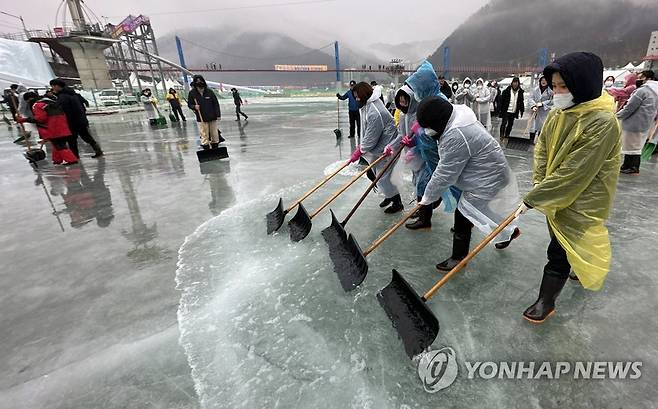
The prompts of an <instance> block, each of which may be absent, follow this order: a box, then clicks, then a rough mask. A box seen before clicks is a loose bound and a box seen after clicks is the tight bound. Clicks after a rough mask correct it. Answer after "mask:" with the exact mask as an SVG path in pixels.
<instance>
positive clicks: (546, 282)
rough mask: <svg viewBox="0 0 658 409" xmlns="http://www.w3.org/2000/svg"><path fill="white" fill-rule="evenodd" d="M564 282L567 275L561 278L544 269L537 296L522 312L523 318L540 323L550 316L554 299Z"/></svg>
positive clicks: (553, 307)
mask: <svg viewBox="0 0 658 409" xmlns="http://www.w3.org/2000/svg"><path fill="white" fill-rule="evenodd" d="M566 282H567V277H564V278H562V277H560V276H559V275H557V273H554V272H552V271H544V277H543V278H542V279H541V286H540V287H539V298H537V301H535V303H534V304H532V305H531V306H530V307H528V308H527V309H526V310H525V311H524V312H523V318H525V319H526V320H528V321H530V322H532V323H535V324H541V323H542V322H544V321H545V320H546V318H548V317H550V316H551V315H552V314H553V313H554V312H555V300H556V299H557V296H558V295H560V291H562V287H564V283H566Z"/></svg>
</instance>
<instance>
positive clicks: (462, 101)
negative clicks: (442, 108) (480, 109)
mask: <svg viewBox="0 0 658 409" xmlns="http://www.w3.org/2000/svg"><path fill="white" fill-rule="evenodd" d="M472 86H473V81H471V79H470V78H468V77H466V78H464V81H462V85H461V87H459V89H458V90H457V91H455V94H454V95H455V104H458V105H466V106H467V107H469V108H470V107H471V105H473V96H472V95H471V92H470V91H471V87H472Z"/></svg>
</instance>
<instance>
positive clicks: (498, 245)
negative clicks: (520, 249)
mask: <svg viewBox="0 0 658 409" xmlns="http://www.w3.org/2000/svg"><path fill="white" fill-rule="evenodd" d="M520 235H521V230H520V229H519V228H518V227H515V228H514V232H513V233H512V237H510V239H509V240H507V241H501V242H500V243H496V244H495V245H494V246H496V248H497V249H498V250H503V249H506V248H507V247H509V245H510V244H511V243H512V240H514V239H516V238H517V237H519V236H520Z"/></svg>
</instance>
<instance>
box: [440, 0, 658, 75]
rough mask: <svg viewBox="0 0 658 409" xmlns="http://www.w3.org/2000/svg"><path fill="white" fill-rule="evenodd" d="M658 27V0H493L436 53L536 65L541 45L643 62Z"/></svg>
mask: <svg viewBox="0 0 658 409" xmlns="http://www.w3.org/2000/svg"><path fill="white" fill-rule="evenodd" d="M654 30H658V2H656V1H653V2H638V1H628V0H620V1H602V0H578V1H573V0H551V1H545V0H493V1H491V2H490V3H489V4H488V5H486V6H484V7H483V8H481V9H480V10H479V11H477V12H476V13H475V14H473V15H472V16H471V17H470V18H468V19H467V20H466V22H464V23H463V24H462V25H461V26H459V28H457V30H455V31H454V32H453V33H452V34H451V35H450V36H448V38H446V39H445V41H444V42H443V43H442V44H441V46H440V47H439V48H438V49H437V50H436V51H435V52H434V54H432V56H431V57H430V60H431V61H432V63H433V64H435V66H442V65H443V64H442V63H443V47H444V46H449V47H450V53H451V64H452V65H453V66H455V65H507V64H513V65H516V64H517V63H519V64H521V65H525V64H532V65H534V64H537V60H538V57H539V50H540V49H541V48H544V47H547V48H548V50H549V60H550V54H551V53H555V54H556V56H559V55H561V54H564V53H567V52H572V51H592V52H594V53H596V54H598V55H599V56H600V57H601V58H602V59H603V62H604V65H605V66H606V67H610V66H618V65H625V64H626V63H627V62H629V61H639V60H641V59H642V57H644V55H645V54H646V49H647V44H648V42H649V36H650V34H651V31H654Z"/></svg>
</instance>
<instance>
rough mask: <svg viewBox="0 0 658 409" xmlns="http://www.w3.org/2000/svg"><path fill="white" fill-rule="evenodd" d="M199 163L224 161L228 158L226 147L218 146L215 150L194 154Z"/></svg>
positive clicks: (205, 150)
mask: <svg viewBox="0 0 658 409" xmlns="http://www.w3.org/2000/svg"><path fill="white" fill-rule="evenodd" d="M196 156H197V158H198V159H199V162H208V161H211V160H218V159H226V158H228V149H226V146H220V147H219V148H215V149H203V150H200V151H197V152H196Z"/></svg>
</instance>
